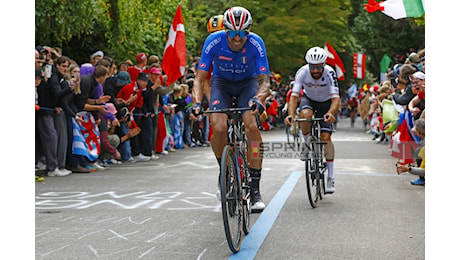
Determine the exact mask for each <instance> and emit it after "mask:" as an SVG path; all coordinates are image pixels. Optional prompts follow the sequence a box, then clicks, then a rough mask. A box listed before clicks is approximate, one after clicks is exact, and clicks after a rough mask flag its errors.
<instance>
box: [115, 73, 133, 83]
mask: <svg viewBox="0 0 460 260" xmlns="http://www.w3.org/2000/svg"><path fill="white" fill-rule="evenodd" d="M115 79H116V80H117V83H118V84H120V85H122V86H124V85H126V84H129V83H131V78H130V77H129V73H128V72H126V71H119V72H118V73H117V75H116V76H115Z"/></svg>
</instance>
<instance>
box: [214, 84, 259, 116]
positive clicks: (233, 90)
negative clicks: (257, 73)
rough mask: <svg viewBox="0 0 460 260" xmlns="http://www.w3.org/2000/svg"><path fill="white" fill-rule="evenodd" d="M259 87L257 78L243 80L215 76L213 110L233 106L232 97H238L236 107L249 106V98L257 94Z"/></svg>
mask: <svg viewBox="0 0 460 260" xmlns="http://www.w3.org/2000/svg"><path fill="white" fill-rule="evenodd" d="M258 89H259V83H258V81H257V78H249V79H245V80H241V81H229V80H225V79H223V78H219V77H215V76H213V77H212V78H211V102H209V103H210V104H209V108H210V109H211V110H216V109H223V108H230V107H232V99H233V97H235V98H236V107H238V108H244V107H248V106H249V105H248V102H249V99H251V98H253V97H254V96H255V95H256V92H257V90H258Z"/></svg>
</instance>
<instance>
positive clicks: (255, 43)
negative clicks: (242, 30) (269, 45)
mask: <svg viewBox="0 0 460 260" xmlns="http://www.w3.org/2000/svg"><path fill="white" fill-rule="evenodd" d="M249 42H250V43H251V44H252V45H254V47H256V49H257V51H258V52H259V56H260V57H265V53H264V50H263V48H262V46H261V45H260V43H259V42H258V41H256V39H254V38H250V39H249Z"/></svg>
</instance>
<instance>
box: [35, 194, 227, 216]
mask: <svg viewBox="0 0 460 260" xmlns="http://www.w3.org/2000/svg"><path fill="white" fill-rule="evenodd" d="M94 207H110V208H121V209H139V208H147V209H165V210H211V211H219V210H220V204H219V202H218V201H217V199H216V196H215V194H211V193H208V192H199V193H198V194H186V193H185V192H178V191H174V192H164V191H155V192H151V191H136V192H128V193H122V192H117V191H106V192H99V193H91V192H83V191H74V192H68V191H62V192H59V191H53V192H45V193H41V194H38V195H36V196H35V209H37V210H51V209H87V208H94Z"/></svg>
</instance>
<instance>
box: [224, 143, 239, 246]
mask: <svg viewBox="0 0 460 260" xmlns="http://www.w3.org/2000/svg"><path fill="white" fill-rule="evenodd" d="M236 167H238V166H237V164H236V156H235V150H234V149H233V146H231V145H227V146H225V148H224V151H223V153H222V161H221V173H220V191H221V192H220V194H221V204H222V217H223V221H224V230H225V236H226V238H227V243H228V246H229V247H230V250H231V251H232V252H233V253H236V252H238V251H239V250H240V246H241V242H242V238H243V235H242V234H243V232H242V230H243V227H242V226H243V207H242V204H241V199H240V189H239V183H238V175H237V174H238V171H237V168H236Z"/></svg>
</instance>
